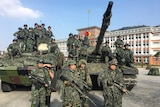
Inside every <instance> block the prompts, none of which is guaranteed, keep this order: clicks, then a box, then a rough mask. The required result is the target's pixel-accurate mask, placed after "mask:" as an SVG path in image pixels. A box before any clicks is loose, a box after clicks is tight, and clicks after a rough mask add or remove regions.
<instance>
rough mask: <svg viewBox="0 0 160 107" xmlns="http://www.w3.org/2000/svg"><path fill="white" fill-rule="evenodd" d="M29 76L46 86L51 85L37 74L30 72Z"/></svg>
mask: <svg viewBox="0 0 160 107" xmlns="http://www.w3.org/2000/svg"><path fill="white" fill-rule="evenodd" d="M29 78H30V79H34V80H36V81H37V82H38V83H40V84H41V85H43V86H45V87H46V88H47V87H49V83H46V82H45V81H43V80H42V79H40V78H39V77H38V76H36V75H34V74H29ZM45 84H47V85H48V86H46V85H45Z"/></svg>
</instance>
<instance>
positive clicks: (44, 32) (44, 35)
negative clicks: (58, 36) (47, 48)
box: [41, 23, 46, 38]
mask: <svg viewBox="0 0 160 107" xmlns="http://www.w3.org/2000/svg"><path fill="white" fill-rule="evenodd" d="M41 30H42V32H43V34H42V35H43V37H44V38H46V28H45V24H44V23H42V25H41Z"/></svg>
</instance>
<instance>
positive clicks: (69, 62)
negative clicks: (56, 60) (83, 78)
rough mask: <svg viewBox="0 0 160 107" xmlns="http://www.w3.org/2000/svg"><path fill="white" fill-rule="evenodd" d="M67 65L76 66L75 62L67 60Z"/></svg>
mask: <svg viewBox="0 0 160 107" xmlns="http://www.w3.org/2000/svg"><path fill="white" fill-rule="evenodd" d="M67 65H68V66H70V65H76V61H75V60H68V62H67Z"/></svg>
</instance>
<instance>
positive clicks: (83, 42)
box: [82, 34, 90, 48]
mask: <svg viewBox="0 0 160 107" xmlns="http://www.w3.org/2000/svg"><path fill="white" fill-rule="evenodd" d="M82 46H83V47H85V48H88V47H90V43H89V39H88V35H87V34H85V36H84V39H83V41H82Z"/></svg>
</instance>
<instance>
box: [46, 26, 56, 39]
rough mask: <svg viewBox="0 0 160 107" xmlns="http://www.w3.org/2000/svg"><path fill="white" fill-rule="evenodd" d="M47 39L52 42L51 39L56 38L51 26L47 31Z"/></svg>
mask: <svg viewBox="0 0 160 107" xmlns="http://www.w3.org/2000/svg"><path fill="white" fill-rule="evenodd" d="M46 37H47V38H50V41H51V38H52V37H54V35H53V33H52V31H51V26H48V30H47V31H46Z"/></svg>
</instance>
